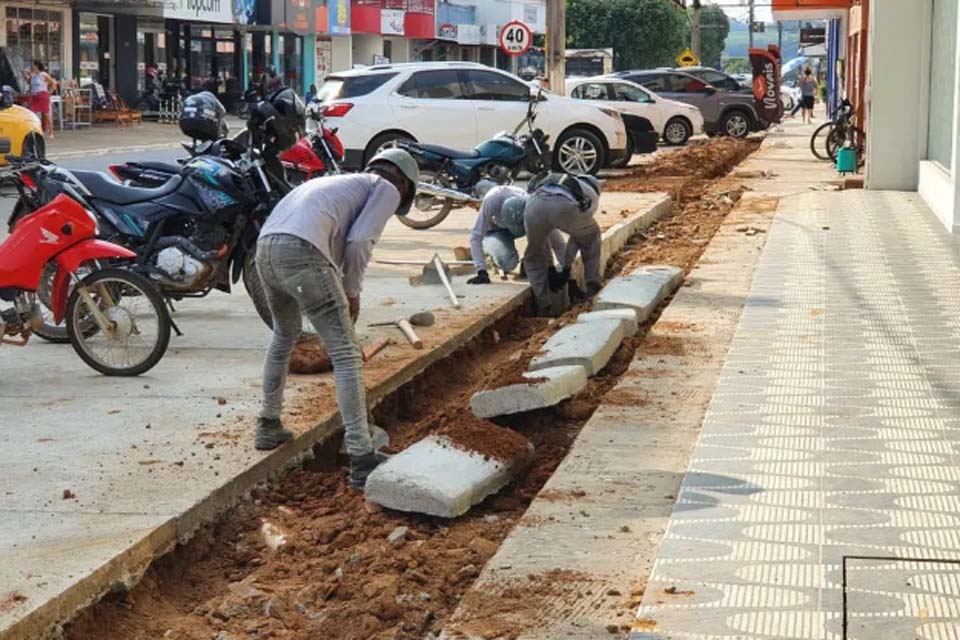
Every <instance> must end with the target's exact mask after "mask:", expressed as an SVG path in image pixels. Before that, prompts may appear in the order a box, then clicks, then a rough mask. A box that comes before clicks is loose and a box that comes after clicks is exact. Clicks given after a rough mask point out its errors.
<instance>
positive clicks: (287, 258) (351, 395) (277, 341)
mask: <svg viewBox="0 0 960 640" xmlns="http://www.w3.org/2000/svg"><path fill="white" fill-rule="evenodd" d="M257 271H258V272H259V273H260V280H261V281H262V283H263V289H264V292H265V293H266V296H267V302H268V303H269V304H270V313H271V314H272V315H273V338H272V339H271V341H270V348H269V349H268V350H267V358H266V362H265V363H264V365H263V408H262V410H261V414H260V415H261V416H262V417H264V418H279V417H280V410H281V408H282V405H283V387H284V384H285V382H286V378H287V367H288V365H289V363H290V354H291V353H292V352H293V345H294V343H295V342H296V340H297V337H298V336H299V335H300V330H301V328H302V324H301V320H300V318H301V313H304V314H306V316H307V317H308V318H309V319H310V323H311V324H313V327H314V329H316V331H317V333H318V334H319V335H320V339H321V340H322V341H323V345H324V347H326V349H327V353H328V354H330V360H331V361H332V362H333V373H334V380H335V382H336V385H337V406H338V407H339V408H340V416H341V419H342V420H343V428H344V431H345V435H344V441H345V442H346V446H347V453H349V454H350V455H351V456H361V455H364V454H367V453H370V452H371V451H373V445H372V444H371V443H370V427H369V425H368V424H367V397H366V389H365V387H364V383H363V357H362V356H361V352H360V345H359V343H358V342H357V335H356V333H355V332H354V330H353V322H351V320H350V313H349V308H348V305H347V296H346V294H345V293H344V292H343V283H342V282H341V279H340V274H339V272H338V271H337V269H336V268H334V266H333V265H332V264H330V261H329V260H327V259H326V257H324V255H323V254H322V253H320V251H319V250H318V249H317V248H316V247H314V246H313V245H311V244H310V243H309V242H307V241H306V240H301V239H300V238H297V237H295V236H290V235H271V236H266V237H264V238H261V239H260V241H259V242H258V243H257Z"/></svg>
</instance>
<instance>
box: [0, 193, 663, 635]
mask: <svg viewBox="0 0 960 640" xmlns="http://www.w3.org/2000/svg"><path fill="white" fill-rule="evenodd" d="M670 208H671V199H670V197H669V196H668V195H666V194H664V195H663V198H662V199H661V200H660V201H659V202H657V203H656V204H654V205H653V206H652V207H650V208H649V209H648V210H646V211H643V212H641V213H637V214H635V215H634V216H632V217H630V218H628V219H626V220H624V221H623V222H621V223H618V224H617V225H615V226H613V227H611V228H610V229H608V230H607V231H606V232H604V234H603V249H602V253H601V256H602V264H601V268H602V267H604V266H605V265H606V264H607V261H608V260H609V258H610V257H611V256H613V255H615V254H616V253H617V252H618V251H619V250H620V249H622V248H623V246H624V245H625V244H626V242H627V240H628V239H629V238H630V236H632V235H634V234H635V233H636V232H637V231H639V230H640V229H643V228H645V227H648V226H650V225H651V224H653V223H654V222H656V221H657V220H658V219H660V218H661V217H663V216H664V215H666V214H667V213H668V212H669V211H670ZM529 298H530V289H529V287H523V288H522V289H519V290H518V291H517V293H516V294H515V295H513V296H512V297H511V298H509V299H508V300H507V301H505V302H504V303H502V304H501V305H500V306H498V307H495V308H493V309H492V310H491V312H490V313H489V314H488V315H486V316H484V317H481V318H479V319H478V320H477V321H476V322H474V323H472V324H470V325H469V326H468V327H466V328H465V329H463V330H462V331H461V332H460V333H459V334H457V335H456V336H454V337H452V338H451V339H450V340H448V341H447V342H445V343H444V344H442V345H440V346H438V347H437V348H435V349H433V350H431V351H429V352H425V353H424V354H423V356H422V357H421V358H420V359H418V360H415V361H413V362H410V363H408V364H407V365H406V366H404V367H403V368H401V369H399V370H397V371H395V372H394V373H393V374H392V375H391V376H390V377H389V378H387V379H386V380H384V381H382V382H381V383H380V384H378V385H376V386H375V387H373V388H370V389H368V391H367V397H368V399H369V403H370V406H371V408H372V407H374V406H376V405H377V404H378V403H379V402H380V401H382V400H383V399H384V398H386V397H387V396H389V395H390V394H391V393H393V392H395V391H396V390H397V389H399V388H400V387H402V386H403V385H405V384H407V383H408V382H410V381H411V380H412V379H413V378H415V377H416V376H417V375H419V374H420V373H422V372H423V371H424V370H426V369H427V368H428V367H430V366H431V365H433V364H434V363H436V362H437V361H439V360H441V359H443V358H445V357H446V356H448V355H450V354H451V353H453V352H454V351H456V350H457V349H459V348H460V347H461V346H462V345H463V344H464V343H466V342H468V341H470V340H471V339H473V338H474V337H476V336H478V335H479V334H480V333H481V332H482V331H483V330H484V329H486V328H487V327H489V326H491V325H493V324H495V323H496V322H497V321H499V320H500V319H501V318H503V317H505V316H507V315H509V314H510V313H513V312H514V311H516V310H517V309H519V308H521V307H523V306H524V305H525V304H526V303H527V302H528V300H529ZM339 427H340V418H339V415H338V414H334V415H331V416H329V417H328V418H326V419H324V420H322V421H321V422H319V423H318V424H317V425H316V426H315V427H314V428H313V429H310V430H308V431H306V432H304V433H302V434H300V435H299V436H298V437H297V438H295V439H294V440H293V441H291V442H290V443H288V444H286V445H284V446H283V447H281V448H280V449H277V450H275V451H274V452H272V453H271V454H270V455H267V456H266V457H264V458H262V459H260V460H258V461H257V462H256V463H254V464H253V465H251V466H250V467H248V468H247V469H245V470H244V471H243V472H241V473H239V474H237V475H235V476H233V477H232V478H230V479H229V480H227V481H226V482H225V483H224V484H223V485H221V486H220V487H218V488H217V489H216V490H214V491H212V492H211V493H209V494H208V495H207V497H206V498H205V499H203V500H201V501H199V502H197V503H196V504H195V505H194V506H193V507H192V508H191V509H189V510H187V511H185V512H183V513H182V514H181V515H179V516H176V517H173V518H171V519H169V520H167V521H166V522H165V523H163V524H162V525H161V526H159V527H156V528H154V529H152V530H149V531H146V532H144V534H143V536H142V537H141V538H139V539H138V540H136V541H134V542H132V543H131V544H130V546H129V547H127V549H125V550H124V551H123V552H121V553H119V554H117V555H116V556H114V557H113V558H111V559H110V560H109V561H107V562H106V563H104V564H103V565H102V566H101V567H100V568H99V569H98V570H96V571H94V572H93V573H91V574H89V575H86V576H83V577H80V578H79V579H77V580H76V582H74V583H73V584H72V585H70V586H69V587H67V588H66V589H65V590H64V591H62V592H61V593H60V594H59V595H58V596H56V597H55V598H52V599H50V600H48V601H46V602H44V603H42V604H40V605H38V606H37V607H36V608H35V609H33V610H31V611H30V612H28V613H27V614H25V615H24V616H23V617H21V618H19V619H18V620H16V621H14V622H13V623H12V624H11V625H10V626H9V627H7V628H6V629H3V630H0V640H40V639H43V638H48V637H51V636H56V634H57V630H58V629H59V628H60V625H62V624H63V623H65V622H66V621H68V620H70V619H71V618H72V617H73V616H74V615H76V614H77V612H79V611H80V610H82V609H84V608H86V607H89V606H91V605H92V604H95V603H96V602H98V601H99V600H100V599H101V598H102V597H103V595H104V594H106V593H107V592H108V591H109V590H110V589H111V587H112V586H113V585H115V584H124V585H126V586H127V587H128V588H131V587H132V586H133V585H135V584H136V583H138V582H139V581H140V579H141V577H142V576H143V574H144V572H145V571H146V570H147V568H148V567H149V566H150V564H151V563H152V562H153V561H154V560H155V559H156V558H158V557H159V556H161V555H164V554H165V553H168V552H169V551H171V550H172V549H173V548H174V547H175V546H176V545H177V544H178V543H183V542H186V541H188V540H189V539H190V538H191V537H192V536H193V535H194V533H195V532H196V531H197V529H198V528H200V527H201V526H203V525H205V524H209V523H212V522H215V521H216V520H217V519H219V518H220V517H221V516H222V515H223V514H224V513H225V512H226V511H228V510H229V509H231V508H232V507H233V506H234V505H236V504H237V502H238V501H239V500H240V499H242V498H243V496H244V495H246V494H247V493H248V492H249V491H250V490H251V489H252V488H254V487H255V486H256V485H257V484H259V483H261V482H264V481H266V480H268V479H270V478H271V477H274V476H276V475H278V474H279V473H281V472H283V471H284V470H286V469H287V468H289V467H291V466H294V465H296V464H298V463H300V462H301V461H302V460H303V459H304V458H306V457H308V456H309V455H311V453H312V448H313V445H314V444H317V443H318V442H322V441H324V440H326V439H327V438H329V437H330V436H331V435H333V434H334V433H335V432H336V431H337V430H338V429H339Z"/></svg>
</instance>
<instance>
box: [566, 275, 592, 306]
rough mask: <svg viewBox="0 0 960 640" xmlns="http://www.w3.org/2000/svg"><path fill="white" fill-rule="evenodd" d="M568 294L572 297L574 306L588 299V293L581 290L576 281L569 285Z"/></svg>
mask: <svg viewBox="0 0 960 640" xmlns="http://www.w3.org/2000/svg"><path fill="white" fill-rule="evenodd" d="M567 294H568V295H569V296H570V301H571V302H573V303H574V304H579V303H581V302H583V301H585V300H586V299H587V292H586V291H584V290H583V289H581V288H580V285H579V284H577V281H576V280H571V281H570V282H568V283H567Z"/></svg>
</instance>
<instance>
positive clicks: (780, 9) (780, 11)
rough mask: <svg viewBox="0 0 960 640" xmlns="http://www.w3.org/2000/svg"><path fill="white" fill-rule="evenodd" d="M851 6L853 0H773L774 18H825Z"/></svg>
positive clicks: (831, 16) (840, 13)
mask: <svg viewBox="0 0 960 640" xmlns="http://www.w3.org/2000/svg"><path fill="white" fill-rule="evenodd" d="M851 6H853V0H773V4H772V7H771V8H772V10H773V19H774V20H826V19H828V18H837V17H840V16H841V15H843V14H844V13H846V12H847V11H848V10H849V9H850V7H851Z"/></svg>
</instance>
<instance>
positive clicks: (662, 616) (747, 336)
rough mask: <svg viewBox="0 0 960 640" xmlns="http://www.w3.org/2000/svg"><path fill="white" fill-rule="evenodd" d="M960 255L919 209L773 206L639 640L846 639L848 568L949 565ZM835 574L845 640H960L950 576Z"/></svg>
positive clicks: (846, 197) (915, 571)
mask: <svg viewBox="0 0 960 640" xmlns="http://www.w3.org/2000/svg"><path fill="white" fill-rule="evenodd" d="M958 246H960V244H958V242H957V241H956V240H955V238H954V237H952V236H951V235H950V234H948V233H947V232H946V231H945V230H944V229H943V227H942V226H941V224H940V223H939V221H937V220H936V219H935V218H934V216H933V214H932V213H930V211H929V210H928V209H927V208H926V207H925V206H924V205H923V204H922V202H921V201H920V200H919V198H918V197H917V196H916V195H915V194H904V193H886V192H870V191H847V192H840V193H810V194H804V195H801V196H798V197H794V198H789V199H784V200H782V201H781V207H780V210H779V212H778V215H777V218H776V220H775V222H774V223H773V225H772V227H771V229H770V231H769V238H768V241H767V244H766V247H765V249H764V253H763V256H762V258H761V261H760V265H759V267H758V270H757V273H756V276H755V280H754V283H753V287H752V289H751V293H750V295H749V297H748V299H747V300H746V303H745V308H744V312H743V316H742V318H741V320H740V324H739V326H738V329H737V334H736V337H735V339H734V340H733V343H732V345H731V350H730V353H729V355H728V358H727V361H726V364H725V366H724V370H723V374H722V376H721V379H720V381H719V383H718V386H717V389H716V392H715V394H714V397H713V399H712V401H711V404H710V408H709V410H708V412H707V415H706V418H705V420H704V424H703V429H702V433H701V436H700V439H699V441H698V443H697V446H696V449H695V450H694V453H693V457H692V460H691V463H690V467H689V470H688V472H687V474H686V476H685V479H684V483H683V487H682V490H681V492H680V495H678V496H677V503H676V505H675V508H674V511H673V514H672V516H671V518H670V523H669V526H668V528H667V531H666V533H665V535H664V539H663V542H662V544H661V547H660V549H659V552H658V555H657V559H656V562H655V563H654V566H653V569H652V573H651V579H650V583H649V585H648V587H647V590H646V593H645V596H644V601H643V605H642V606H641V607H640V609H639V611H638V612H637V616H638V618H639V619H640V620H639V621H638V624H637V625H636V627H637V629H638V630H639V629H643V631H642V632H640V631H638V632H637V633H635V634H634V636H632V637H636V638H641V637H642V638H671V639H680V638H685V639H694V638H696V639H698V640H710V639H726V640H733V639H761V638H762V639H769V638H784V639H786V638H789V639H790V640H801V639H802V640H806V639H811V640H814V639H815V640H820V639H824V640H826V639H840V638H842V637H843V629H842V620H843V591H844V590H843V572H842V565H843V558H844V557H845V556H865V557H870V558H878V557H880V558H885V557H893V558H912V559H921V560H924V559H926V560H960V497H958V495H960V465H958V452H960V250H958ZM847 574H848V575H847V580H848V585H847V586H848V589H847V591H848V601H847V611H848V615H849V626H848V633H847V637H849V638H857V639H863V640H882V639H886V638H889V639H891V640H892V639H897V640H901V639H904V638H924V639H927V638H929V639H936V640H943V639H948V638H950V639H960V564H951V563H946V562H943V563H930V562H926V563H925V562H914V563H911V562H905V561H893V560H856V561H855V560H850V561H848V571H847Z"/></svg>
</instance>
